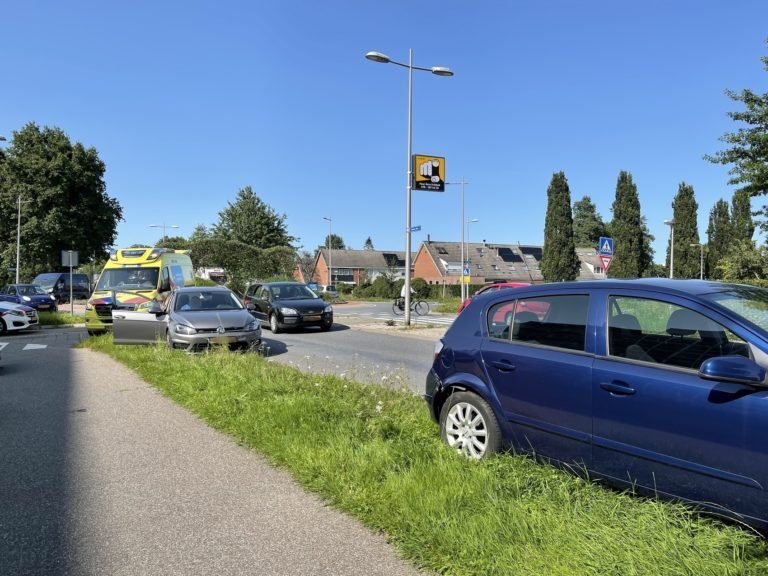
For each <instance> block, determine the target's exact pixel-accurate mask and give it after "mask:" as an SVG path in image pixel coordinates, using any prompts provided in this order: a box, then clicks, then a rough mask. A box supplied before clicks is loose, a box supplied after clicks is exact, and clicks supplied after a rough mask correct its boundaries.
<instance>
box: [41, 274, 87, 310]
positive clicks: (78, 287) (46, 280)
mask: <svg viewBox="0 0 768 576" xmlns="http://www.w3.org/2000/svg"><path fill="white" fill-rule="evenodd" d="M32 284H37V285H38V286H41V287H42V288H43V290H45V291H46V292H48V293H49V294H53V296H54V297H55V298H56V301H57V302H58V303H59V304H63V303H65V302H69V293H70V285H69V272H46V273H44V274H38V275H37V276H35V279H34V280H32ZM90 295H91V284H90V282H89V281H88V275H87V274H82V273H76V274H72V298H73V299H74V300H87V299H88V297H89V296H90Z"/></svg>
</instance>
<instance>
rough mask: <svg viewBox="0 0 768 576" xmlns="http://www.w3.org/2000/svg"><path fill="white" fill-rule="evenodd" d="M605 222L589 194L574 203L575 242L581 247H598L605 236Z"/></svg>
mask: <svg viewBox="0 0 768 576" xmlns="http://www.w3.org/2000/svg"><path fill="white" fill-rule="evenodd" d="M605 232H606V228H605V222H603V219H602V218H601V217H600V214H598V213H597V206H595V204H594V203H593V202H592V199H591V198H590V197H589V196H584V198H582V199H581V200H579V201H577V202H574V204H573V243H574V244H575V245H576V246H577V247H579V248H586V247H592V248H594V247H596V246H597V243H598V241H599V240H600V237H601V236H605Z"/></svg>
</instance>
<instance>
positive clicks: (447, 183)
mask: <svg viewBox="0 0 768 576" xmlns="http://www.w3.org/2000/svg"><path fill="white" fill-rule="evenodd" d="M455 184H458V185H460V186H461V221H460V222H461V276H459V278H460V279H461V282H460V286H459V287H460V288H461V294H460V296H461V301H462V302H464V300H466V299H467V297H466V296H465V295H464V292H465V291H466V290H465V288H464V266H465V264H466V258H465V257H464V185H465V184H469V182H467V181H466V180H464V176H462V177H461V180H460V181H459V182H446V185H450V186H452V185H455Z"/></svg>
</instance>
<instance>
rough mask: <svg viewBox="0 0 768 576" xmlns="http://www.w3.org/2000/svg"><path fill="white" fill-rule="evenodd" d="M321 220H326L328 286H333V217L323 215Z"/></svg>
mask: <svg viewBox="0 0 768 576" xmlns="http://www.w3.org/2000/svg"><path fill="white" fill-rule="evenodd" d="M323 220H328V242H326V248H327V249H328V286H333V275H332V273H331V270H332V269H333V264H332V262H333V260H332V257H331V234H332V232H331V226H332V225H333V218H326V217H325V216H323Z"/></svg>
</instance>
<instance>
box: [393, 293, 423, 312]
mask: <svg viewBox="0 0 768 576" xmlns="http://www.w3.org/2000/svg"><path fill="white" fill-rule="evenodd" d="M392 312H393V313H394V315H395V316H402V315H403V314H405V298H402V297H400V298H395V301H394V303H393V304H392ZM411 312H416V314H418V315H419V316H424V315H425V314H429V304H427V303H426V302H425V301H424V300H411Z"/></svg>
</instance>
